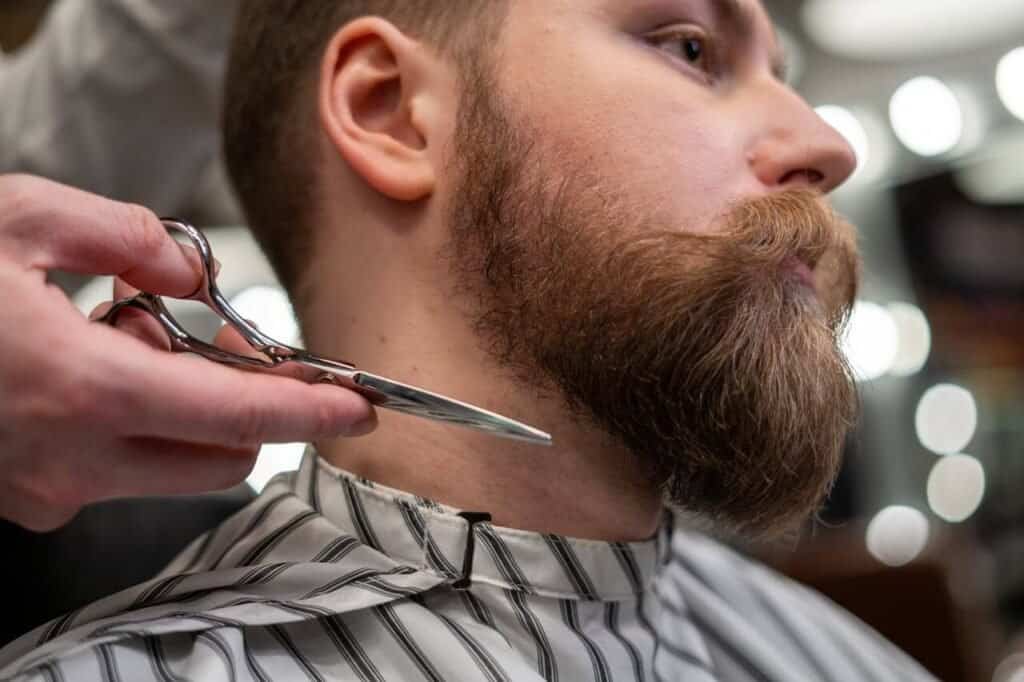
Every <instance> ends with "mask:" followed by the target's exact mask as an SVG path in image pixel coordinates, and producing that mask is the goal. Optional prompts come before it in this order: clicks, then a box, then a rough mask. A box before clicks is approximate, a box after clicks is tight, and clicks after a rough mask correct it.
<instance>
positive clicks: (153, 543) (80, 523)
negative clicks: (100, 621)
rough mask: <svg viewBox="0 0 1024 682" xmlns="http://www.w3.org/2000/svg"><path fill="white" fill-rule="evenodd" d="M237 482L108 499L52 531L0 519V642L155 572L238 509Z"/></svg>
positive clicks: (241, 493) (247, 495)
mask: <svg viewBox="0 0 1024 682" xmlns="http://www.w3.org/2000/svg"><path fill="white" fill-rule="evenodd" d="M253 497H254V493H253V492H252V489H251V488H249V486H247V485H245V484H243V485H240V486H237V487H235V488H232V489H231V490H227V491H223V492H216V493H208V494H205V495H196V496H182V497H163V498H152V499H122V500H110V501H107V502H101V503H98V504H94V505H91V506H89V507H86V508H85V509H83V510H82V511H81V512H80V513H79V514H78V516H76V517H75V518H74V519H73V520H72V521H71V522H70V523H68V524H67V525H66V526H64V527H63V528H60V529H58V530H56V531H53V532H51V533H33V532H30V531H27V530H25V529H23V528H21V527H20V526H16V525H14V524H11V523H7V522H4V521H0V547H2V548H3V559H2V561H0V576H2V581H0V584H2V585H3V586H4V589H5V590H6V591H7V594H6V595H5V596H4V599H3V600H2V602H3V605H4V608H3V610H2V611H0V613H2V614H3V615H2V617H0V646H3V645H4V644H6V643H8V642H10V641H11V640H14V639H16V638H17V637H18V636H20V635H22V634H24V633H25V632H28V631H29V630H31V629H32V628H34V627H36V626H38V625H41V624H43V623H45V622H47V621H48V620H51V619H52V618H56V617H57V616H60V615H62V614H64V613H67V612H68V611H71V610H73V609H76V608H79V607H81V606H84V605H86V604H89V603H90V602H93V601H96V600H97V599H99V598H101V597H105V596H108V595H111V594H114V593H116V592H119V591H120V590H123V589H125V588H127V587H131V586H132V585H136V584H138V583H140V582H143V581H145V580H146V579H148V578H151V577H152V576H154V575H156V574H157V573H159V572H160V570H161V569H162V568H163V567H164V566H165V565H167V563H168V562H170V560H171V559H173V558H174V557H175V556H176V555H177V554H178V553H179V552H181V550H183V549H184V548H185V547H186V546H187V545H188V543H189V542H191V541H192V540H193V539H195V538H196V537H198V536H200V535H202V534H203V533H205V532H206V531H207V530H210V529H211V528H214V527H216V526H218V525H219V524H220V523H221V522H222V521H224V520H226V519H227V518H228V517H229V516H231V515H232V514H234V513H235V512H236V511H238V510H239V509H241V508H242V507H244V506H245V505H246V504H248V502H249V501H250V500H251V499H253Z"/></svg>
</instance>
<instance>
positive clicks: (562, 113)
mask: <svg viewBox="0 0 1024 682" xmlns="http://www.w3.org/2000/svg"><path fill="white" fill-rule="evenodd" d="M725 4H727V3H713V2H710V1H709V0H675V1H669V0H664V1H656V0H651V1H639V0H638V1H636V2H632V1H631V2H624V1H622V0H521V1H514V2H512V3H511V8H510V12H509V16H508V17H507V20H506V23H505V26H504V29H503V32H502V35H501V37H500V40H499V43H498V44H497V45H494V46H493V48H494V58H493V60H492V61H493V74H492V76H493V81H494V82H493V83H492V84H491V85H492V86H493V87H494V88H496V89H497V90H496V91H497V92H499V93H500V100H501V102H503V107H504V108H505V109H507V110H509V111H511V112H512V113H513V117H514V120H517V121H520V122H522V123H523V127H525V128H526V130H527V131H528V132H530V133H531V134H534V135H539V136H541V137H542V139H543V145H542V146H543V153H541V154H538V155H535V156H532V157H527V160H529V161H532V162H533V163H535V164H542V167H540V168H534V169H532V171H531V172H533V173H534V174H540V175H542V176H545V177H554V178H558V177H573V176H578V175H579V173H580V171H581V169H585V170H586V171H587V173H588V179H593V183H592V185H593V186H594V187H601V188H605V189H606V190H608V191H613V192H614V199H615V200H614V201H611V200H610V201H608V202H607V205H606V206H605V214H601V213H600V209H593V207H591V209H590V213H589V215H590V216H591V217H592V218H603V219H606V220H605V221H604V222H606V223H607V224H608V225H609V226H614V225H616V224H621V225H623V227H622V228H621V229H623V230H627V229H633V230H638V229H643V226H645V225H651V224H658V225H661V226H664V227H665V229H673V230H681V231H685V232H688V233H691V234H695V235H700V234H714V233H715V232H716V231H718V230H721V229H723V228H722V225H723V224H724V223H723V219H722V218H723V216H724V215H726V214H727V212H728V211H729V210H730V209H732V208H734V207H735V206H736V205H737V204H739V203H742V202H748V201H750V200H756V199H759V198H763V197H766V196H770V195H774V194H778V193H782V192H786V191H790V190H796V189H804V190H806V189H811V190H815V191H818V192H828V191H830V190H831V189H833V188H834V187H835V186H837V185H838V184H840V183H841V182H842V181H843V180H844V179H845V178H846V177H847V176H848V175H849V174H850V173H851V172H852V170H853V168H854V158H853V154H852V151H851V150H850V149H849V148H848V146H847V145H846V144H845V143H844V142H843V141H842V139H841V138H840V137H839V136H838V134H837V133H835V132H834V131H833V130H832V129H831V128H829V127H828V126H827V125H826V124H825V123H824V122H823V121H822V120H820V119H819V118H818V117H817V116H816V115H815V114H814V112H813V111H812V110H811V109H810V108H809V107H808V106H807V105H806V103H804V102H803V101H801V100H800V98H799V97H798V96H797V95H796V94H795V93H793V92H792V91H791V90H790V89H789V88H788V87H787V86H785V85H784V84H783V83H782V82H781V81H779V80H778V79H777V78H776V75H775V73H774V71H775V70H777V69H776V66H777V64H776V61H777V59H776V58H777V45H776V41H775V37H774V35H773V32H772V29H771V25H770V22H769V19H768V17H767V16H766V14H765V13H764V10H763V8H762V7H761V6H760V5H759V4H757V3H755V2H753V1H751V0H741V2H739V3H738V5H739V8H740V11H741V12H742V13H743V16H745V17H747V19H748V23H749V24H750V26H749V31H747V32H745V34H743V35H741V34H739V33H737V32H736V31H733V30H731V29H729V28H727V27H726V25H725V24H724V23H723V22H722V21H721V20H720V19H721V17H719V16H718V15H719V12H717V11H716V8H720V7H721V6H723V5H725ZM665 27H679V28H681V29H682V28H685V29H686V31H687V35H697V36H702V35H712V34H713V35H715V36H716V37H715V38H713V39H712V40H711V42H712V43H714V44H715V45H716V47H715V48H714V51H715V53H716V56H715V59H714V64H715V65H714V66H713V67H711V68H705V66H706V65H707V64H708V63H707V62H704V61H700V60H698V63H697V64H694V63H691V62H689V61H687V60H686V59H685V51H684V50H681V49H680V47H679V43H678V41H677V42H675V43H671V42H670V41H667V40H666V41H663V42H657V43H656V44H654V43H652V42H651V41H650V40H647V39H645V38H650V37H651V36H653V35H655V34H662V33H664V31H665V30H666V28H665ZM462 92H463V84H462V83H461V82H460V80H459V73H458V70H457V69H456V67H455V66H454V65H453V64H450V63H448V62H446V61H444V60H442V59H439V58H438V57H436V56H435V55H434V54H433V53H432V51H431V50H430V49H428V48H427V47H425V46H423V45H421V44H419V43H417V42H415V41H413V40H411V39H410V38H408V37H407V36H405V35H403V34H402V33H401V32H400V31H398V30H397V29H396V28H395V27H394V26H392V25H390V24H388V23H387V22H385V21H383V20H381V19H378V18H364V19H360V20H357V21H356V22H353V23H351V24H349V25H347V26H346V27H344V28H343V29H341V30H340V31H339V32H338V33H337V34H336V35H335V36H334V38H333V40H332V41H331V43H330V45H329V47H328V49H327V51H326V53H325V55H324V58H323V61H322V63H321V72H320V86H319V90H318V93H317V96H318V100H317V101H318V107H317V112H318V122H319V126H320V132H319V135H320V145H319V147H320V151H321V164H320V178H321V182H320V186H319V190H320V192H319V195H320V202H319V205H318V207H317V208H318V224H319V225H320V226H321V227H320V228H319V233H318V240H317V242H318V243H317V249H316V256H315V258H314V262H313V263H312V264H311V267H310V269H309V272H308V276H307V284H308V286H309V292H308V295H307V296H305V297H304V298H305V299H306V300H307V301H308V303H307V304H306V305H305V307H304V313H303V318H304V332H305V337H306V343H307V346H308V347H309V348H311V349H312V350H315V351H317V352H321V353H325V354H333V355H336V356H340V357H344V358H347V359H351V360H352V361H354V362H356V363H358V364H359V365H360V366H362V367H365V368H367V369H369V370H371V371H378V372H381V373H384V374H386V375H388V376H393V377H395V378H400V379H403V380H407V381H410V382H413V383H416V384H418V385H421V386H424V387H427V388H429V389H432V390H436V391H439V392H442V393H446V394H449V395H453V396H455V397H458V398H460V399H462V400H466V401H469V402H472V403H474V404H477V405H481V406H483V407H485V408H488V409H492V410H495V411H498V412H500V413H502V414H507V415H509V416H512V417H514V418H517V419H521V420H523V421H525V422H527V423H530V424H534V425H536V426H538V427H541V428H543V429H545V430H548V431H550V432H551V433H552V435H553V437H554V441H555V446H554V447H553V448H550V449H542V448H537V447H534V446H528V445H523V444H517V443H513V442H508V441H501V440H497V439H494V438H491V437H488V436H486V435H482V434H478V433H474V432H472V431H467V430H461V429H453V428H450V427H445V426H443V425H439V424H434V423H430V422H426V421H424V420H417V419H412V418H409V417H405V416H401V415H394V414H384V413H381V414H380V423H381V428H379V429H378V430H377V431H376V432H375V433H374V434H372V435H370V436H368V437H366V438H362V439H359V440H321V441H318V443H317V445H318V447H319V448H320V451H321V453H322V454H324V456H325V457H327V458H328V459H329V460H330V461H332V462H334V463H336V464H338V465H339V466H341V467H344V468H346V469H348V470H350V471H353V472H355V473H357V474H359V475H363V476H366V477H368V478H371V479H374V480H377V481H381V482H383V483H385V484H388V485H393V486H395V487H398V488H402V489H405V490H409V491H411V492H414V493H417V494H420V495H424V496H427V497H431V498H434V499H438V500H441V501H444V502H447V503H450V504H452V505H454V506H457V507H461V508H466V509H479V510H486V511H489V512H490V513H491V514H492V515H493V517H494V520H495V522H496V523H499V524H502V525H507V526H513V527H518V528H524V529H531V530H538V531H544V532H553V533H562V534H567V535H573V536H578V537H588V538H595V539H609V540H633V539H640V538H646V537H649V536H650V535H651V533H652V532H653V531H654V529H655V528H656V525H657V523H658V519H659V516H660V513H661V509H662V506H663V493H664V490H663V487H662V485H660V482H659V481H657V480H654V479H652V476H651V472H650V468H649V467H647V466H645V465H644V462H643V461H642V460H641V459H640V458H638V457H637V456H636V453H634V452H631V451H630V447H629V446H628V443H626V442H624V441H623V438H622V437H621V435H620V434H615V433H613V432H610V431H609V429H607V428H603V427H602V425H601V423H600V421H598V422H595V420H593V419H588V418H581V415H580V413H579V411H578V410H574V409H573V408H572V407H571V405H570V404H569V401H567V400H566V397H565V395H564V394H563V393H562V392H561V391H560V390H559V389H558V388H557V386H556V382H553V381H551V380H550V377H547V376H545V375H544V374H543V373H542V372H541V370H540V368H539V367H538V368H537V369H536V372H535V376H534V379H533V380H530V378H529V376H528V375H529V367H530V364H529V362H528V361H526V360H524V361H522V362H520V363H518V367H517V370H518V371H509V369H510V368H509V363H508V362H506V361H503V359H502V358H501V357H498V356H497V355H496V354H495V352H494V349H493V347H492V344H489V343H488V338H487V336H486V334H484V333H483V332H482V331H481V329H480V328H479V324H478V322H479V313H480V310H479V309H478V306H479V301H477V302H474V298H480V297H479V296H478V297H474V296H473V295H472V294H473V293H474V292H475V293H477V294H481V293H482V292H484V291H485V285H484V283H483V282H474V281H471V280H467V274H466V272H467V271H466V268H460V267H458V265H459V263H458V261H459V255H458V254H459V253H460V251H459V249H458V248H456V249H455V255H454V256H453V255H452V254H453V250H452V216H453V212H454V211H455V209H456V207H457V206H458V202H459V201H460V199H461V198H462V196H461V195H460V191H461V190H463V189H465V184H464V183H465V177H464V175H465V173H460V171H459V156H458V148H459V145H458V144H457V142H458V141H457V139H456V128H457V121H458V115H459V103H460V101H461V97H460V95H461V94H462ZM520 187H521V186H520ZM547 189H550V188H547ZM576 191H582V192H585V191H586V189H585V187H584V188H582V189H581V188H579V187H577V188H576ZM538 198H542V197H538ZM527 199H528V197H527ZM565 206H566V207H567V208H568V209H569V210H571V209H573V208H574V207H575V208H577V209H578V208H579V204H576V205H574V204H572V202H567V203H566V204H565ZM616 211H622V213H621V214H620V215H617V214H616V213H615V212H616ZM577 213H578V212H577ZM638 216H639V217H638ZM617 218H621V219H619V220H617ZM595 222H597V221H595ZM552 229H554V228H552ZM621 236H622V235H621V234H620V235H617V237H621ZM580 238H586V235H581V237H580ZM461 253H462V254H463V255H465V254H466V253H467V252H466V250H465V249H463V250H462V252H461ZM453 259H454V261H456V262H455V265H456V267H453ZM680 267H681V268H685V267H686V265H685V263H681V264H680ZM681 272H683V271H682V270H681ZM831 274H834V273H830V272H828V268H824V267H823V268H819V269H817V270H815V272H814V273H813V276H814V278H815V279H816V280H818V286H819V298H820V299H821V300H822V301H823V304H822V305H823V306H824V309H826V310H828V311H830V312H832V311H835V310H838V307H839V306H840V303H839V302H838V301H840V299H843V298H844V297H845V294H844V296H838V295H837V294H835V292H834V291H833V289H834V284H835V283H834V282H833V281H832V279H830V277H831ZM467 292H469V293H470V295H468V296H467V295H466V293H467ZM847 293H848V292H847ZM483 298H485V299H486V298H487V295H486V294H484V295H483ZM809 314H810V313H809ZM822 314H823V313H819V315H822ZM511 328H512V327H511V326H509V325H506V326H505V327H504V329H505V330H506V333H508V331H509V330H510V329H511ZM524 375H527V376H525V377H524ZM841 421H842V420H841V419H840V420H838V421H837V423H839V422H841ZM832 436H833V437H834V438H837V439H838V438H840V437H841V434H839V433H836V434H832ZM825 478H827V476H826V477H825ZM822 486H824V487H827V480H825V481H824V482H822V483H819V487H822ZM693 502H694V505H693V506H694V508H695V509H696V510H697V511H700V509H701V504H700V500H693ZM755 511H756V510H755Z"/></svg>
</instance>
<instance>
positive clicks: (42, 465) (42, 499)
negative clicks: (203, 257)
mask: <svg viewBox="0 0 1024 682" xmlns="http://www.w3.org/2000/svg"><path fill="white" fill-rule="evenodd" d="M54 269H56V270H64V271H69V272H77V273H88V274H97V275H98V274H112V275H117V276H118V277H119V278H120V279H121V280H123V281H122V282H121V283H119V285H118V286H119V287H121V288H122V291H128V290H130V289H129V287H132V286H134V287H138V288H141V289H145V290H146V291H150V292H153V293H157V294H167V295H170V296H185V295H188V294H190V293H191V292H193V291H195V289H196V288H197V286H198V284H199V281H200V276H199V259H198V256H197V254H196V253H195V252H194V250H192V249H190V248H187V247H182V246H180V245H179V244H178V243H177V242H176V241H175V240H174V239H172V238H171V237H170V235H168V234H167V232H166V230H165V229H164V227H163V225H162V224H161V223H160V221H159V220H158V219H157V217H156V216H155V215H153V214H152V213H150V212H149V211H147V210H146V209H143V208H141V207H138V206H133V205H129V204H122V203H118V202H114V201H110V200H107V199H103V198H101V197H98V196H95V195H91V194H88V193H85V192H82V191H79V190H75V189H72V188H70V187H66V186H63V185H59V184H56V183H53V182H49V181H47V180H42V179H40V178H35V177H30V176H23V175H13V176H0V353H2V355H0V517H2V518H7V519H10V520H12V521H14V522H16V523H18V524H20V525H22V526H25V527H26V528H30V529H33V530H49V529H53V528H56V527H58V526H60V525H62V524H63V523H65V522H66V521H68V520H69V519H70V518H71V517H73V516H74V515H75V513H77V511H78V510H79V509H80V508H81V507H82V506H83V505H85V504H87V503H89V502H93V501H96V500H102V499H107V498H111V497H122V496H144V495H165V494H180V493H195V492H201V491H206V490H214V489H222V488H226V487H230V486H231V485H233V484H235V483H238V482H240V481H242V480H244V478H245V477H246V475H247V474H248V472H249V471H250V470H251V468H252V465H253V462H254V460H255V457H256V454H257V452H258V450H259V447H260V445H261V444H262V443H265V442H302V441H312V440H318V439H326V438H332V437H335V436H340V435H360V434H364V433H368V432H369V431H371V430H373V428H374V427H375V426H376V413H375V412H374V410H373V407H372V406H371V405H370V404H369V403H368V402H367V401H366V400H365V399H364V398H362V397H361V396H359V395H358V394H356V393H354V392H352V391H348V390H346V389H343V388H340V387H338V386H332V385H316V384H307V383H304V382H301V381H296V380H295V379H292V378H289V377H284V376H273V375H270V374H262V373H256V372H245V371H241V370H238V369H233V368H229V367H226V366H222V365H218V364H216V363H213V362H206V361H199V360H197V359H196V358H194V357H188V356H183V355H176V354H172V353H167V352H164V351H163V350H161V348H162V347H164V343H165V341H166V340H165V338H162V337H161V335H160V332H159V331H158V329H154V327H153V326H152V324H151V323H150V322H148V321H146V320H142V319H140V316H137V315H136V316H132V315H131V314H128V315H126V316H125V317H126V321H125V325H124V327H125V329H121V328H120V327H122V324H121V322H119V323H118V327H119V328H118V329H114V328H112V327H109V326H106V325H102V324H97V323H93V322H90V321H89V320H87V319H86V318H85V317H84V316H83V315H82V314H81V313H79V311H78V310H77V309H76V308H75V307H74V306H73V305H72V304H71V302H70V301H69V300H68V299H67V297H65V296H64V294H63V293H62V292H61V291H60V289H59V288H57V287H55V286H53V285H50V284H47V282H46V273H47V271H49V270H54ZM126 312H128V313H130V312H131V311H126ZM125 331H128V332H129V333H125ZM237 341H238V340H237V339H234V340H233V339H231V338H230V337H226V338H223V339H220V340H219V342H221V343H224V344H225V345H228V346H231V345H235V346H236V348H237Z"/></svg>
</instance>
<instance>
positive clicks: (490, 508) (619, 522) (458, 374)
mask: <svg viewBox="0 0 1024 682" xmlns="http://www.w3.org/2000/svg"><path fill="white" fill-rule="evenodd" d="M344 247H345V253H346V254H347V256H346V258H353V259H354V260H349V261H348V262H352V263H355V262H360V263H373V264H375V267H374V268H372V269H371V270H372V272H369V273H368V272H367V268H361V269H360V268H345V267H338V263H337V261H333V262H328V263H324V264H321V265H314V270H315V271H314V272H313V273H312V278H311V280H310V281H314V282H318V283H319V284H318V286H317V291H318V295H317V302H316V304H315V306H316V307H314V309H313V310H311V311H307V312H308V314H307V315H306V319H307V321H309V323H308V324H307V328H306V334H307V345H308V347H309V348H310V350H312V351H314V352H317V353H321V354H324V355H329V356H333V357H338V358H342V359H345V360H347V361H350V362H354V363H355V364H356V366H357V367H359V368H360V369H365V370H367V371H369V372H374V373H377V374H381V375H384V376H387V377H389V378H392V379H395V380H398V381H403V382H406V383H411V384H413V385H417V386H421V387H423V388H425V389H427V390H430V391H434V392H437V393H441V394H443V395H447V396H450V397H453V398H455V399H457V400H461V401H464V402H468V403H471V404H473V405H477V406H480V407H483V408H485V409H488V410H491V411H494V412H497V413H499V414H502V415H505V416H508V417H511V418H513V419H517V420H519V421H523V422H525V423H527V424H530V425H532V426H536V427H537V428H540V429H542V430H544V431H548V432H549V433H551V435H552V438H553V442H554V444H553V446H552V447H544V446H538V445H530V444H526V443H521V442H517V441H511V440H505V439H500V438H497V437H494V436H491V435H488V434H486V433H483V432H479V431H475V430H471V429H466V428H462V427H457V426H452V425H446V424H443V423H441V422H434V421H430V420H426V419H422V418H418V417H412V416H409V415H404V414H400V413H396V412H393V411H390V410H385V409H381V410H379V411H378V417H379V421H380V424H379V427H378V428H377V430H376V431H375V432H374V433H372V434H370V435H368V436H364V437H361V438H355V439H337V440H332V441H323V442H318V443H317V444H316V446H317V449H318V451H319V453H320V455H321V456H322V457H324V458H325V459H327V460H328V461H329V462H331V463H332V464H334V465H336V466H338V467H340V468H342V469H345V470H347V471H350V472H352V473H353V474H356V475H358V476H363V477H365V478H368V479H370V480H374V481H378V482H380V483H382V484H384V485H388V486H391V487H394V488H398V489H400V490H404V491H407V492H410V493H413V494H415V495H420V496H422V497H426V498H429V499H433V500H436V501H438V502H442V503H444V504H448V505H450V506H453V507H456V508H459V509H464V510H468V511H481V512H488V513H490V514H491V516H492V519H493V522H494V523H495V524H497V525H501V526H507V527H512V528H519V529H523V530H529V531H536V532H543V533H553V534H558V535H566V536H571V537H578V538H588V539H594V540H607V541H621V542H626V541H635V540H644V539H648V538H650V537H651V536H652V535H653V534H654V532H655V531H656V528H657V524H658V522H659V520H660V517H661V510H662V501H661V493H660V491H659V490H658V489H657V487H656V486H653V485H652V484H651V483H650V482H649V481H648V480H647V479H646V478H645V477H644V475H643V472H642V471H641V468H640V466H639V463H638V461H637V458H636V456H635V455H634V454H632V453H630V452H628V451H627V450H625V448H623V447H622V446H620V445H618V444H617V443H615V442H613V440H612V439H611V438H610V437H608V436H607V435H606V434H604V433H603V432H601V431H599V430H597V429H595V428H593V427H591V426H590V425H588V424H585V423H581V421H580V420H578V419H575V418H574V417H573V416H572V415H571V414H570V413H569V411H568V410H567V409H566V407H565V406H564V404H563V402H562V401H561V400H560V399H559V398H558V397H557V396H553V395H545V394H544V393H543V392H542V391H540V390H539V389H537V388H535V387H531V386H525V385H523V384H522V383H521V382H520V381H518V380H516V379H514V378H512V377H511V376H508V373H507V372H504V371H502V370H501V369H500V368H498V367H496V366H495V365H494V363H493V361H492V360H491V358H490V357H489V356H488V355H487V353H486V352H485V351H484V350H483V349H482V348H481V347H480V344H479V343H478V341H477V339H476V337H475V335H474V334H473V332H472V330H471V329H470V325H469V323H468V322H467V318H466V315H465V314H464V313H462V312H460V311H459V310H458V308H457V307H456V306H455V305H453V303H452V298H451V297H450V296H449V295H446V294H445V293H444V292H442V291H440V289H441V287H431V286H427V285H425V284H424V282H430V281H431V277H433V278H434V280H436V277H437V275H436V258H429V259H426V260H427V261H431V262H433V263H434V264H433V265H432V266H428V265H427V264H426V263H425V264H424V266H423V267H424V268H426V267H433V268H434V273H433V275H431V273H430V272H429V271H428V272H424V271H421V269H420V268H419V267H417V265H416V261H417V258H418V259H419V260H424V259H423V256H422V255H420V254H423V253H424V249H423V248H422V245H420V248H417V249H410V252H409V253H408V254H406V253H404V252H403V248H406V249H408V248H409V247H403V246H402V244H401V242H400V241H399V242H396V243H393V244H389V245H385V246H383V247H382V246H379V245H375V246H370V245H367V244H360V243H359V242H358V241H354V240H351V239H350V240H348V241H346V242H345V244H344ZM428 251H429V250H428ZM325 252H326V253H331V251H330V250H329V249H327V250H325ZM391 264H394V265H391ZM332 294H333V296H332Z"/></svg>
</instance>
